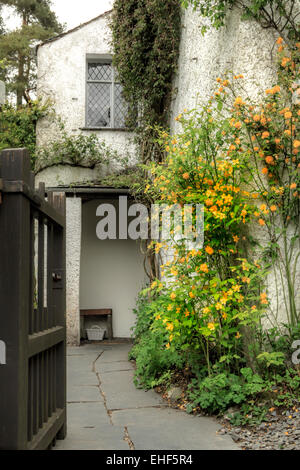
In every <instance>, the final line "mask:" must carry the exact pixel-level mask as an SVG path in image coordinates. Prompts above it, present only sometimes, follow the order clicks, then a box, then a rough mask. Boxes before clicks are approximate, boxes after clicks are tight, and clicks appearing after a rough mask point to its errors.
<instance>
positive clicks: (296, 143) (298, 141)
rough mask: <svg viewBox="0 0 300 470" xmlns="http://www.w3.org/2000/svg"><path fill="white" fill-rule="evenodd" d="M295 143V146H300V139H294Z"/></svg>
mask: <svg viewBox="0 0 300 470" xmlns="http://www.w3.org/2000/svg"><path fill="white" fill-rule="evenodd" d="M293 145H294V147H295V148H298V147H300V140H294V144H293Z"/></svg>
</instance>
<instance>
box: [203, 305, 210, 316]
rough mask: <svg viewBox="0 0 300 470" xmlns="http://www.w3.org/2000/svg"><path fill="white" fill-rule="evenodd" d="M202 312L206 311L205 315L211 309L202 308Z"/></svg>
mask: <svg viewBox="0 0 300 470" xmlns="http://www.w3.org/2000/svg"><path fill="white" fill-rule="evenodd" d="M202 312H203V313H204V315H207V314H208V313H209V312H210V309H209V308H208V307H205V308H203V309H202Z"/></svg>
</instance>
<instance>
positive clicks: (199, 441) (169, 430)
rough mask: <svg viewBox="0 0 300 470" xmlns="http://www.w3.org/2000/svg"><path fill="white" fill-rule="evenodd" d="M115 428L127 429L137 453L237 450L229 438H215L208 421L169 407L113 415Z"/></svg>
mask: <svg viewBox="0 0 300 470" xmlns="http://www.w3.org/2000/svg"><path fill="white" fill-rule="evenodd" d="M112 421H113V423H114V424H115V425H117V426H126V427H127V428H128V433H129V436H130V439H131V440H132V442H133V443H134V446H135V449H136V450H153V449H155V450H164V449H165V450H166V449H170V450H197V449H199V450H212V449H214V450H217V449H222V450H230V449H232V450H233V449H238V446H237V445H236V444H234V442H233V441H232V439H231V438H230V437H229V436H226V435H224V436H218V435H217V434H216V431H217V430H218V429H219V428H220V425H219V424H218V423H217V422H216V421H214V420H213V419H211V418H205V417H199V416H190V415H188V414H187V413H185V412H184V411H180V410H175V409H171V408H142V409H138V410H122V411H114V412H113V413H112Z"/></svg>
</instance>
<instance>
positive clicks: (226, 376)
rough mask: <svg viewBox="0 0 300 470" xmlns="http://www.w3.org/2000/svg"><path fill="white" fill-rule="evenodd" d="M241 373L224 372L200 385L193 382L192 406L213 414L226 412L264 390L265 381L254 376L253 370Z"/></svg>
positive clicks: (247, 369) (246, 369) (243, 370)
mask: <svg viewBox="0 0 300 470" xmlns="http://www.w3.org/2000/svg"><path fill="white" fill-rule="evenodd" d="M240 372H241V375H240V376H238V375H235V374H230V373H225V372H223V373H221V374H217V375H213V376H211V377H207V378H206V379H204V380H203V381H202V382H200V383H198V381H196V380H194V381H192V382H191V384H190V386H189V394H188V397H189V399H190V400H191V401H192V406H193V407H195V406H200V407H201V408H202V409H203V410H207V411H209V412H211V413H215V412H220V411H225V410H226V409H227V408H229V407H230V406H232V405H239V404H241V403H243V402H244V401H245V400H246V399H248V398H249V397H251V396H256V395H257V394H258V393H260V392H261V391H262V390H263V389H264V381H263V379H262V378H261V377H260V376H259V375H257V374H253V372H252V370H251V369H249V368H244V369H241V371H240Z"/></svg>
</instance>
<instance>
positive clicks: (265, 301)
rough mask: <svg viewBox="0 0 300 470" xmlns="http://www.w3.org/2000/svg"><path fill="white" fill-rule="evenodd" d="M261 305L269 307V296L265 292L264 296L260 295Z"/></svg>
mask: <svg viewBox="0 0 300 470" xmlns="http://www.w3.org/2000/svg"><path fill="white" fill-rule="evenodd" d="M260 303H261V304H262V305H267V304H268V303H269V302H268V299H267V294H266V293H265V292H263V293H262V294H260Z"/></svg>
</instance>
